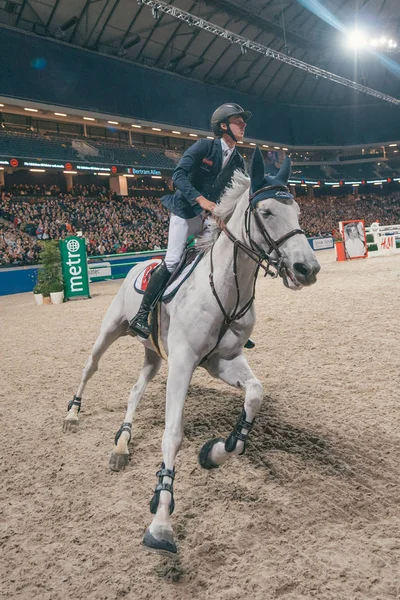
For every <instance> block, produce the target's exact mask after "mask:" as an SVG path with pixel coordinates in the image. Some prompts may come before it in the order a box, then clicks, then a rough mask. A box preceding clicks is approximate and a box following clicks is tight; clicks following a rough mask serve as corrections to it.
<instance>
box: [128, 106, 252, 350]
mask: <svg viewBox="0 0 400 600" xmlns="http://www.w3.org/2000/svg"><path fill="white" fill-rule="evenodd" d="M250 117H251V112H249V111H247V110H243V108H242V107H241V106H239V104H234V103H233V102H230V103H227V104H222V105H221V106H219V107H218V108H217V109H216V110H215V111H214V113H213V115H212V117H211V128H212V130H213V133H214V136H215V139H212V140H211V139H208V138H207V139H201V140H198V141H197V142H196V143H195V144H193V146H190V148H188V149H187V150H186V151H185V153H184V154H183V156H182V158H181V160H180V161H179V163H178V166H177V167H176V169H175V171H174V174H173V176H172V180H173V182H174V184H175V187H176V188H177V190H176V191H175V193H174V194H171V195H167V196H163V198H162V199H161V201H162V204H163V205H164V206H165V207H166V208H168V209H169V210H170V211H171V212H172V214H171V219H170V224H169V234H168V248H167V253H166V255H165V260H164V261H163V262H162V263H160V264H159V265H158V267H157V268H156V269H154V271H153V273H152V276H151V278H150V281H149V283H148V285H147V289H146V292H145V294H144V296H143V300H142V304H141V306H140V308H139V311H138V313H137V314H136V316H135V317H134V318H133V319H132V321H131V322H130V323H129V326H130V328H131V330H132V331H133V332H134V333H136V334H138V335H139V336H140V337H143V338H148V337H149V335H150V326H149V322H148V316H149V312H150V310H151V307H152V304H153V302H154V301H155V300H156V298H157V297H158V296H159V294H160V293H162V291H163V290H164V289H165V287H166V285H167V283H168V280H169V278H170V276H171V273H173V271H174V270H175V268H176V267H177V265H178V264H179V262H180V260H181V258H182V255H183V252H184V250H185V248H186V242H187V239H188V237H189V236H191V235H194V236H196V235H199V233H200V232H201V230H202V227H203V222H204V217H205V213H206V212H207V211H209V212H212V211H213V210H214V209H215V207H216V203H218V202H219V200H220V197H221V194H222V192H223V191H224V189H225V187H226V186H227V185H229V183H230V182H231V181H232V177H233V174H234V172H235V170H236V169H241V170H243V171H245V164H244V160H243V158H242V156H241V155H240V154H239V152H238V151H237V149H236V143H237V142H238V141H242V140H243V137H244V132H245V129H246V123H247V121H248V120H249V119H250ZM246 346H247V347H253V346H254V342H251V340H249V342H247V344H246Z"/></svg>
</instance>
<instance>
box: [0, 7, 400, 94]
mask: <svg viewBox="0 0 400 600" xmlns="http://www.w3.org/2000/svg"><path fill="white" fill-rule="evenodd" d="M356 21H357V22H359V23H360V22H361V23H363V24H366V26H367V27H370V28H373V29H374V31H375V32H376V33H377V34H378V35H379V34H381V33H382V34H385V35H391V36H394V37H396V34H399V35H398V37H400V2H398V0H373V1H371V0H323V1H322V0H320V1H318V0H312V1H311V0H189V1H187V0H166V1H165V2H164V1H157V0H139V1H136V0H68V2H65V1H62V0H0V24H1V23H2V24H4V25H8V26H12V27H16V28H20V29H23V30H26V31H30V32H33V33H37V34H39V35H45V36H49V37H56V38H59V39H61V40H63V41H65V42H67V43H71V44H74V45H77V46H81V47H84V48H87V49H91V50H94V51H100V52H103V53H107V54H111V55H115V56H118V57H120V58H124V59H126V60H129V61H133V62H138V63H140V64H144V65H148V66H152V67H157V68H162V69H164V70H168V71H170V72H175V73H178V74H180V75H182V76H186V77H190V78H194V79H198V80H201V81H204V82H206V83H211V84H214V85H220V86H224V87H226V88H230V89H237V90H239V91H241V92H245V93H246V92H247V93H251V94H254V95H257V96H261V97H264V98H265V99H267V100H271V101H277V102H281V103H287V104H292V105H293V104H295V105H315V106H321V105H333V106H337V105H351V104H353V103H354V102H355V101H357V102H358V103H363V104H365V103H369V102H376V100H377V99H380V100H384V101H386V102H390V103H392V104H400V100H399V99H398V97H400V65H399V64H398V59H399V57H400V53H398V54H393V55H391V56H384V57H383V58H382V56H381V55H380V53H378V52H371V51H369V52H365V53H364V54H362V55H361V53H360V54H359V55H358V57H357V61H355V56H354V53H352V52H349V50H348V48H344V46H343V37H344V36H343V31H344V30H345V29H346V28H349V27H352V26H354V22H356ZM396 74H397V76H396ZM338 84H339V85H338ZM356 92H362V95H360V94H356Z"/></svg>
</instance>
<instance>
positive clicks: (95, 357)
mask: <svg viewBox="0 0 400 600" xmlns="http://www.w3.org/2000/svg"><path fill="white" fill-rule="evenodd" d="M126 328H127V325H126V323H124V324H121V323H118V324H116V323H114V322H111V323H108V322H107V321H106V322H105V323H104V322H103V325H102V327H101V331H100V334H99V336H98V338H97V340H96V341H95V343H94V346H93V349H92V352H91V355H90V356H89V358H88V361H87V363H86V366H85V368H84V369H83V373H82V379H81V382H80V384H79V387H78V390H77V392H76V394H75V396H74V399H73V400H71V401H70V402H69V404H68V414H67V416H66V417H65V419H64V422H63V431H64V432H66V431H74V430H75V429H76V427H77V425H78V422H79V420H78V414H79V411H80V409H81V400H82V394H83V390H84V389H85V387H86V384H87V382H88V381H89V379H90V378H91V377H92V376H93V375H94V373H95V372H96V371H97V369H98V366H99V361H100V359H101V357H102V356H103V354H104V352H105V351H106V350H107V349H108V348H109V347H110V346H111V344H113V343H114V342H115V341H116V340H117V339H118V338H119V337H121V335H124V334H125V332H126Z"/></svg>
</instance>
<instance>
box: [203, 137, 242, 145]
mask: <svg viewBox="0 0 400 600" xmlns="http://www.w3.org/2000/svg"><path fill="white" fill-rule="evenodd" d="M207 139H208V140H213V139H214V136H212V135H208V136H207ZM239 143H240V144H242V143H243V142H239Z"/></svg>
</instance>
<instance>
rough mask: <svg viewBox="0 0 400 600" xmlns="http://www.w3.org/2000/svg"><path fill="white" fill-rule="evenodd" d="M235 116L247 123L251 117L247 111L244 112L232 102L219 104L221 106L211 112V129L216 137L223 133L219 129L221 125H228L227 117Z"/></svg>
mask: <svg viewBox="0 0 400 600" xmlns="http://www.w3.org/2000/svg"><path fill="white" fill-rule="evenodd" d="M235 115H238V116H239V117H242V118H243V120H244V121H245V122H247V121H248V120H249V119H250V117H251V112H250V111H249V110H244V109H243V108H242V107H241V106H240V105H239V104H235V103H233V102H229V103H227V104H221V106H219V107H218V108H217V109H216V110H215V111H214V112H213V114H212V117H211V129H212V130H213V133H214V135H215V136H216V137H221V136H222V135H223V133H224V131H223V130H222V129H221V127H220V125H221V123H226V124H227V125H228V119H229V117H233V116H235Z"/></svg>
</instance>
